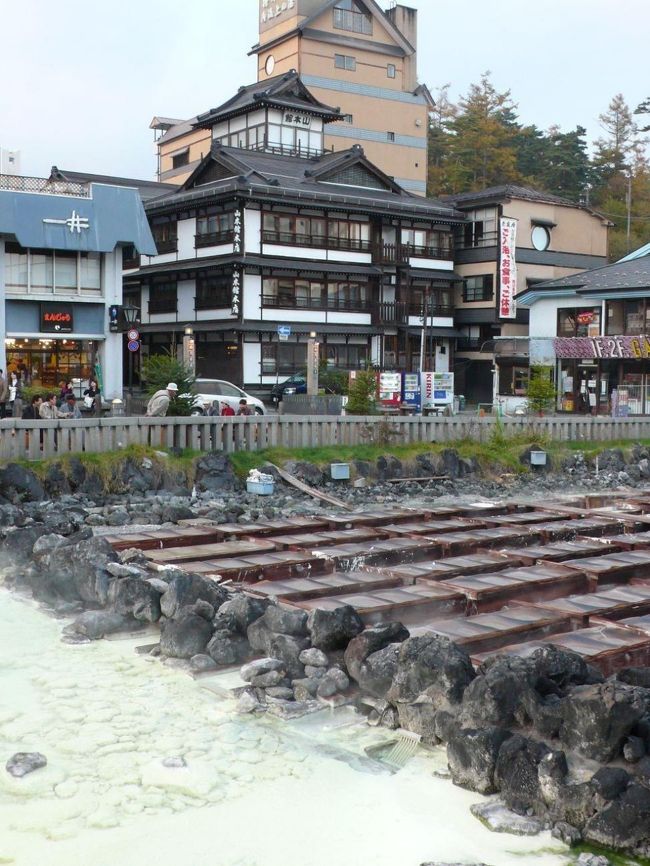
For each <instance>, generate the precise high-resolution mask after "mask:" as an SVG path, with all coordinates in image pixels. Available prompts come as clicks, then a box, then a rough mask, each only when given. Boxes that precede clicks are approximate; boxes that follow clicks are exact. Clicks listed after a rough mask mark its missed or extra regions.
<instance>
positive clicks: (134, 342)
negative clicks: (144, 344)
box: [127, 340, 140, 352]
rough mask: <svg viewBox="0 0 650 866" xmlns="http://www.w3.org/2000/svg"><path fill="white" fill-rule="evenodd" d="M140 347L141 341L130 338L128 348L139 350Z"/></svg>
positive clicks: (133, 350)
mask: <svg viewBox="0 0 650 866" xmlns="http://www.w3.org/2000/svg"><path fill="white" fill-rule="evenodd" d="M139 348H140V343H139V342H138V340H129V342H128V344H127V349H128V350H129V352H137V351H138V350H139Z"/></svg>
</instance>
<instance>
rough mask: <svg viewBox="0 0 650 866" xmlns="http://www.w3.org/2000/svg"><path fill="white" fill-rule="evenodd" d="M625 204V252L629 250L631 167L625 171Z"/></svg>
mask: <svg viewBox="0 0 650 866" xmlns="http://www.w3.org/2000/svg"><path fill="white" fill-rule="evenodd" d="M625 204H626V205H627V229H626V233H625V237H626V239H627V252H628V253H629V252H630V230H631V223H632V169H629V171H628V173H627V192H626V195H625Z"/></svg>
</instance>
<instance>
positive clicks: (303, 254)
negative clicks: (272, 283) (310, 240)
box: [264, 244, 327, 261]
mask: <svg viewBox="0 0 650 866" xmlns="http://www.w3.org/2000/svg"><path fill="white" fill-rule="evenodd" d="M264 255H265V256H280V257H283V258H286V259H311V260H313V261H325V260H326V259H327V250H321V249H312V248H311V247H299V248H297V247H285V246H281V245H280V244H264Z"/></svg>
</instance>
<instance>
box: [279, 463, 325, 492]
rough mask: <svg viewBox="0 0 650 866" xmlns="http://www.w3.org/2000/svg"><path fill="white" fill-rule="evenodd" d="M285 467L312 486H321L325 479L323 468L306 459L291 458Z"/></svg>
mask: <svg viewBox="0 0 650 866" xmlns="http://www.w3.org/2000/svg"><path fill="white" fill-rule="evenodd" d="M284 468H285V469H286V471H287V472H289V473H290V474H291V475H295V477H296V478H298V479H299V480H300V481H304V482H305V483H306V484H309V485H311V486H312V487H319V486H320V485H322V484H323V482H324V481H325V475H324V474H323V471H322V469H320V467H318V466H316V464H315V463H309V462H307V461H306V460H298V461H295V460H290V461H288V462H287V463H286V464H285V467H284Z"/></svg>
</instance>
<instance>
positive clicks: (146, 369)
mask: <svg viewBox="0 0 650 866" xmlns="http://www.w3.org/2000/svg"><path fill="white" fill-rule="evenodd" d="M195 378H196V377H195V376H194V373H193V372H192V370H191V369H190V368H189V367H187V366H186V365H185V364H183V363H182V362H181V361H179V360H178V359H177V358H176V356H175V355H174V354H173V353H172V352H170V351H165V352H164V353H163V354H160V355H149V356H148V357H147V358H143V360H142V379H143V381H144V382H145V383H146V386H147V387H146V390H147V394H148V396H149V397H151V396H152V395H153V394H155V393H156V391H160V390H161V389H163V388H166V387H167V385H168V384H169V382H175V383H176V384H177V385H178V394H177V396H176V397H174V399H173V400H171V402H170V404H169V409H168V411H167V415H191V414H192V408H193V406H194V396H193V395H194V393H195V388H194V381H195Z"/></svg>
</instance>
